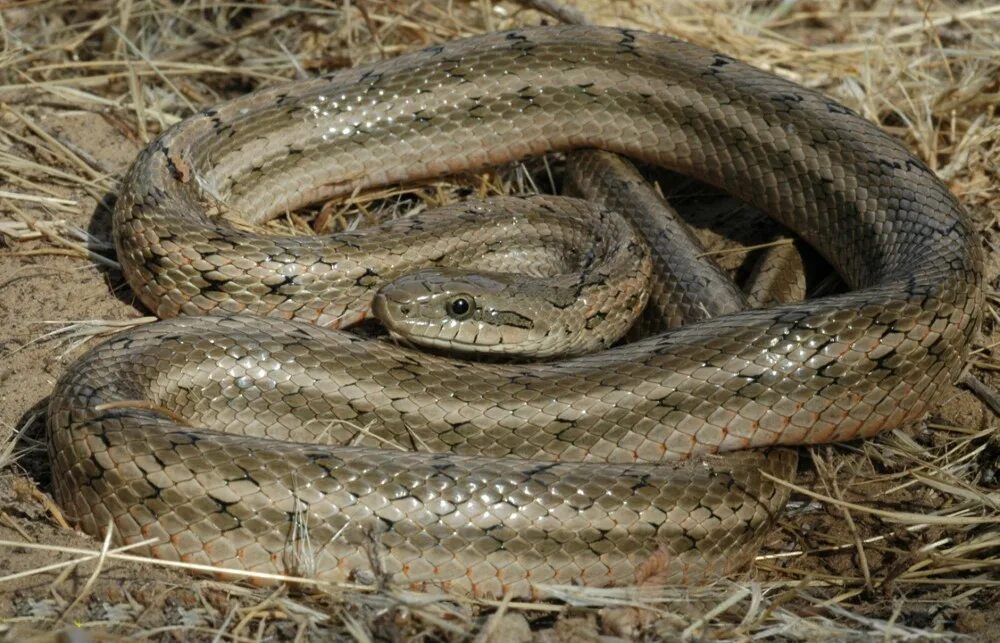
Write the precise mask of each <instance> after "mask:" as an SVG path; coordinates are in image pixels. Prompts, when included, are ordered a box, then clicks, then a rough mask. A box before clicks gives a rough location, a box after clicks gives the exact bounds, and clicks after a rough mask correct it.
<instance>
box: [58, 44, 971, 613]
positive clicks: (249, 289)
mask: <svg viewBox="0 0 1000 643" xmlns="http://www.w3.org/2000/svg"><path fill="white" fill-rule="evenodd" d="M585 147H592V148H601V149H605V150H609V151H613V152H617V153H620V154H624V155H627V156H631V157H635V158H638V159H641V160H644V161H647V162H650V163H655V164H658V165H661V166H664V167H667V168H670V169H672V170H676V171H678V172H681V173H684V174H688V175H690V176H693V177H696V178H698V179H700V180H702V181H705V182H708V183H711V184H713V185H716V186H718V187H720V188H722V189H725V190H727V191H728V192H730V193H732V194H733V195H735V196H737V197H739V198H741V199H743V200H745V201H747V202H749V203H751V204H753V205H755V206H757V207H760V208H761V209H763V210H764V211H766V212H767V213H769V214H770V215H771V216H773V217H774V218H776V219H777V220H779V221H780V222H781V223H783V224H785V225H787V226H788V227H789V228H791V229H793V230H794V231H796V232H797V233H798V234H800V235H801V236H802V237H803V238H804V239H805V240H806V241H808V243H810V244H811V245H813V246H814V247H815V248H816V249H817V250H818V251H819V252H820V253H821V254H822V255H823V256H824V257H825V258H826V259H827V260H829V262H830V263H831V264H832V265H833V266H834V267H835V269H836V270H837V271H838V272H839V273H840V274H841V275H842V277H843V278H844V280H845V281H846V282H847V283H848V284H849V286H850V287H851V288H852V289H853V290H852V291H851V292H849V293H847V294H841V295H836V296H831V297H826V298H823V299H817V300H812V301H808V302H806V303H800V304H794V305H783V306H778V307H775V308H771V309H767V310H756V311H749V312H742V313H737V314H730V315H723V316H719V317H714V318H712V319H709V320H707V321H703V322H699V323H697V324H693V325H690V326H686V327H683V328H680V329H677V330H673V331H670V332H667V333H664V334H660V335H657V336H655V337H651V338H649V339H646V340H642V341H638V342H635V343H630V344H626V345H622V346H618V347H615V348H611V349H609V350H606V351H602V352H598V353H596V354H592V355H584V356H580V357H575V358H571V359H565V360H557V361H549V362H543V363H527V364H477V363H471V362H468V361H463V360H459V359H455V358H450V357H445V356H439V355H424V354H421V353H419V352H416V351H414V350H412V349H409V348H404V347H400V346H396V345H394V344H393V343H392V342H386V341H377V340H366V339H360V338H358V337H356V336H353V335H349V334H346V333H344V332H342V331H335V330H330V329H325V328H320V327H317V326H314V325H311V324H309V323H306V322H315V323H318V324H320V325H329V324H331V323H332V322H333V321H334V320H335V319H346V318H354V319H356V318H359V317H362V316H364V315H365V311H364V306H363V305H355V304H350V303H344V302H345V301H352V300H354V299H357V298H359V297H360V299H361V300H364V299H365V298H366V297H367V298H368V300H369V301H370V298H371V292H372V289H373V288H376V287H378V286H379V285H380V284H381V283H384V282H385V281H386V279H387V278H388V277H391V276H392V274H391V273H393V272H394V270H396V266H397V264H400V263H401V262H403V259H402V257H403V255H407V256H406V261H410V260H411V259H412V257H409V256H408V253H409V254H412V253H417V252H419V253H425V252H427V248H432V247H434V242H435V240H436V241H437V242H440V243H447V242H448V239H447V237H448V235H446V234H443V235H442V234H437V233H431V232H424V231H422V230H421V226H422V224H418V225H415V226H414V227H411V228H406V227H405V225H406V224H405V223H404V224H401V225H403V226H404V228H402V230H403V234H402V236H401V237H399V238H395V239H394V240H392V242H393V243H395V244H397V245H395V246H391V247H390V249H389V250H388V251H385V252H384V253H383V254H381V255H379V256H378V257H376V258H375V259H372V260H370V261H367V260H364V259H361V258H359V257H360V256H362V255H363V254H365V253H367V252H369V241H368V240H367V237H362V236H357V235H353V234H350V235H346V236H344V237H340V238H337V239H323V240H319V241H317V240H316V239H308V240H307V239H301V238H263V237H260V236H256V235H253V234H250V233H246V232H238V231H236V230H233V229H231V228H230V227H229V226H227V225H226V224H224V223H222V222H221V221H219V220H218V219H217V218H215V217H214V216H212V213H213V212H214V211H215V210H217V209H218V205H219V204H220V203H222V204H225V208H226V209H231V210H233V211H236V212H237V213H239V214H241V215H242V216H243V217H245V218H248V219H250V220H251V221H258V220H262V219H264V218H267V217H270V216H274V215H276V214H279V213H282V212H284V211H286V210H288V209H292V208H295V207H298V206H300V205H302V204H305V203H309V202H314V201H316V200H319V199H324V198H329V197H334V196H337V195H347V194H350V193H351V192H352V191H354V190H356V189H361V188H367V187H371V186H376V185H385V184H393V183H396V182H400V181H409V180H418V179H423V178H428V177H433V176H436V175H440V174H443V173H452V172H459V171H462V170H467V169H470V168H479V167H483V166H486V165H493V164H501V163H505V162H507V161H510V160H514V159H519V158H522V157H524V156H527V155H531V154H539V153H542V152H546V151H550V150H570V149H575V148H585ZM114 234H115V242H116V245H117V248H118V253H119V257H120V259H121V261H122V264H123V267H124V268H125V272H126V275H127V277H128V280H129V283H130V285H131V286H132V288H133V290H134V291H135V292H136V293H137V295H138V296H139V298H140V299H141V300H142V301H143V302H144V303H145V304H146V305H147V306H149V307H150V308H151V309H153V310H154V311H155V312H156V313H157V314H159V315H160V316H162V317H173V316H176V315H178V314H179V313H187V314H215V315H231V314H233V313H254V314H252V315H251V314H239V315H236V316H224V317H219V316H215V317H205V316H190V317H188V316H182V317H179V318H177V319H175V320H169V321H164V322H159V323H156V324H152V325H149V326H146V327H142V328H139V329H136V330H134V331H130V332H128V333H126V334H124V335H121V336H118V337H115V338H113V339H112V340H111V341H110V342H109V343H107V344H104V345H103V346H100V347H98V348H96V349H94V350H93V351H91V352H90V353H88V354H87V355H85V356H84V357H83V358H82V359H81V360H80V361H79V362H78V363H77V364H76V365H75V366H74V367H73V368H72V369H71V371H70V372H69V373H67V375H66V376H65V377H63V379H62V380H61V382H60V383H59V385H58V388H57V390H56V392H55V394H54V395H53V397H52V400H51V405H50V411H49V440H50V454H51V459H52V466H53V469H54V479H55V494H56V497H57V499H58V501H59V502H60V504H61V505H62V506H63V507H64V508H65V509H66V511H67V513H68V514H69V515H70V517H71V518H72V519H73V520H75V521H76V522H77V523H78V524H79V525H80V526H82V528H83V529H84V530H86V531H88V532H90V533H94V534H101V533H104V531H105V530H106V529H107V528H108V525H109V523H110V522H113V524H114V528H115V532H116V534H117V537H118V539H120V540H123V541H126V542H134V541H138V540H140V539H144V538H149V537H157V538H159V542H158V543H157V544H154V545H152V546H150V547H149V548H148V551H149V552H150V553H151V554H152V555H154V556H159V557H163V558H169V559H182V560H187V561H192V562H200V563H206V564H213V565H217V566H220V567H228V568H233V569H240V570H255V571H262V572H278V573H294V574H304V575H310V576H315V577H319V578H324V579H331V580H343V579H351V578H354V579H365V578H367V577H369V576H370V575H371V574H372V573H373V572H375V573H378V574H381V575H384V576H385V578H387V579H388V580H390V581H392V582H404V583H412V584H415V585H418V586H436V587H443V588H446V589H451V590H455V591H464V592H472V593H476V594H492V595H501V594H503V593H505V592H507V593H512V594H516V595H528V594H531V593H532V590H533V588H534V587H537V586H538V584H544V583H567V582H582V583H586V584H593V585H606V584H627V583H635V582H670V581H678V580H686V581H689V582H690V581H693V580H695V579H698V578H701V577H704V576H706V575H716V574H720V573H727V572H730V571H733V570H735V569H737V568H739V567H740V566H742V565H744V564H745V563H746V562H747V560H748V558H749V557H750V556H752V554H753V551H754V548H755V546H756V544H757V543H758V542H759V540H760V534H761V533H762V532H763V531H764V530H766V528H767V526H768V525H769V524H770V523H771V522H772V521H773V518H774V514H775V512H776V511H780V508H781V506H782V505H783V503H784V500H785V498H786V497H787V491H786V489H785V488H783V487H782V485H780V484H777V483H774V482H773V479H772V477H769V476H764V475H762V471H763V472H769V473H770V474H771V475H772V476H776V477H782V476H787V475H789V474H790V473H791V471H790V468H791V466H792V464H791V463H792V462H793V456H790V455H789V452H788V451H785V450H780V449H778V450H770V451H768V450H759V449H758V450H749V451H741V452H739V453H730V454H726V455H724V456H723V455H715V454H718V453H721V452H727V451H734V450H743V449H748V448H753V447H764V446H768V445H776V444H786V445H787V444H810V443H819V442H827V441H833V440H845V439H850V438H855V437H862V436H871V435H873V434H875V433H877V432H879V431H883V430H886V429H890V428H893V427H898V426H900V425H901V424H904V423H906V422H909V421H912V420H915V419H917V418H920V417H921V416H922V415H923V414H924V413H925V412H927V410H928V409H930V408H931V407H932V405H933V403H934V399H935V396H936V394H937V393H938V392H939V391H940V390H941V389H942V387H944V386H945V385H947V384H948V383H949V382H951V381H952V380H953V379H954V378H955V377H956V375H957V373H958V370H959V368H960V367H961V365H962V363H963V360H964V358H965V356H966V351H967V346H968V343H969V339H970V336H971V335H972V334H973V333H974V332H975V330H976V328H977V324H978V320H979V318H980V314H981V313H980V310H981V294H980V281H981V265H980V264H981V256H980V249H979V247H978V243H977V241H976V235H975V233H974V232H973V229H972V228H971V226H970V224H969V222H968V221H967V219H966V217H965V215H964V214H963V211H962V208H961V207H960V206H959V205H958V203H957V202H956V200H955V198H954V197H953V196H952V195H951V194H950V193H949V191H948V189H947V187H946V186H945V185H943V184H942V183H941V182H940V181H939V180H938V179H937V178H936V177H935V176H934V174H933V173H932V172H931V171H930V170H929V169H928V168H927V167H926V166H925V165H924V164H923V163H921V162H920V161H918V160H917V159H916V158H914V157H913V156H912V155H911V154H910V153H909V152H907V151H906V150H905V149H904V148H903V146H902V145H900V144H899V143H897V142H896V141H894V140H893V139H891V138H890V137H888V136H887V135H886V134H884V133H883V132H882V131H880V130H879V129H878V128H877V127H876V126H874V125H872V124H870V123H868V122H867V121H865V120H864V119H862V118H861V117H859V116H858V115H856V114H854V113H852V112H851V111H850V110H848V109H846V108H844V107H842V106H841V105H839V104H837V103H835V102H833V101H831V100H829V99H827V98H825V97H823V96H822V95H820V94H818V93H816V92H813V91H810V90H807V89H804V88H802V87H800V86H798V85H796V84H794V83H791V82H788V81H785V80H782V79H780V78H777V77H775V76H773V75H771V74H769V73H765V72H763V71H760V70H757V69H754V68H751V67H748V66H745V65H743V64H740V63H738V62H736V61H734V60H733V59H732V58H729V57H728V56H724V55H722V54H718V53H713V52H710V51H705V50H703V49H700V48H698V47H696V46H693V45H690V44H686V43H683V42H679V41H676V40H672V39H670V38H666V37H662V36H656V35H650V34H645V33H640V32H636V31H631V30H611V29H599V28H590V27H551V28H538V29H523V30H517V31H512V32H508V33H500V34H491V35H485V36H481V37H475V38H471V39H467V40H462V41H457V42H454V43H449V44H445V45H441V46H436V47H432V48H430V49H427V50H424V51H422V52H419V53H415V54H412V55H405V56H401V57H399V58H396V59H394V60H389V61H385V62H380V63H377V64H374V65H370V66H367V67H362V68H357V69H351V70H345V71H338V72H336V73H333V74H330V75H328V76H325V77H322V78H318V79H315V80H310V81H306V82H297V83H294V84H289V85H283V86H278V87H274V88H269V89H265V90H262V91H258V92H256V93H253V94H250V95H248V96H245V97H242V98H239V99H236V100H234V101H232V102H229V103H226V104H224V105H222V106H220V107H217V108H214V109H209V110H205V111H204V112H201V113H199V114H197V115H195V116H192V117H191V118H188V119H186V120H185V121H183V122H182V123H180V124H178V125H177V126H175V127H172V128H171V129H170V130H168V131H167V132H166V133H164V134H163V135H162V136H161V137H160V138H159V139H157V140H156V141H155V142H154V143H153V144H152V145H150V146H149V147H148V148H147V149H146V150H144V151H143V152H142V153H141V154H140V156H139V157H138V160H137V161H136V162H135V164H134V165H133V166H132V168H131V169H130V171H129V172H128V174H127V175H126V177H125V179H124V182H123V184H122V188H121V191H120V195H119V199H118V203H117V206H116V210H115V216H114ZM481 245H482V244H481ZM486 245H488V244H486ZM359 249H360V252H361V254H358V253H357V252H355V251H356V250H359ZM442 254H443V251H442ZM436 256H437V255H430V256H429V257H424V258H429V259H430V260H431V261H434V260H436V259H435V257H436ZM335 271H336V274H337V275H340V276H333V274H334V272H335ZM463 310H464V308H463ZM605 312H607V311H605ZM265 315H266V316H265ZM281 317H285V318H295V319H298V320H304V321H285V320H282V319H279V318H281ZM200 426H206V427H211V428H212V431H209V430H206V429H201V428H196V427H200ZM215 431H225V432H229V433H231V434H230V435H226V434H223V433H217V432H215ZM286 440H291V441H292V442H286ZM306 442H309V443H312V444H311V445H306V444H303V443H306ZM386 442H391V443H395V444H402V445H406V446H408V447H414V450H407V451H399V450H396V449H393V448H378V447H385V446H386V444H385V443H386ZM337 444H349V445H350V446H328V445H337ZM428 451H429V453H428Z"/></svg>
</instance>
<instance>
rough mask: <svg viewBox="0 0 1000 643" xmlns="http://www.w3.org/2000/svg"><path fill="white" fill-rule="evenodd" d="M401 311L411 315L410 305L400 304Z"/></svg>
mask: <svg viewBox="0 0 1000 643" xmlns="http://www.w3.org/2000/svg"><path fill="white" fill-rule="evenodd" d="M399 312H400V313H402V314H404V315H409V314H410V307H409V306H400V307H399Z"/></svg>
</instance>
